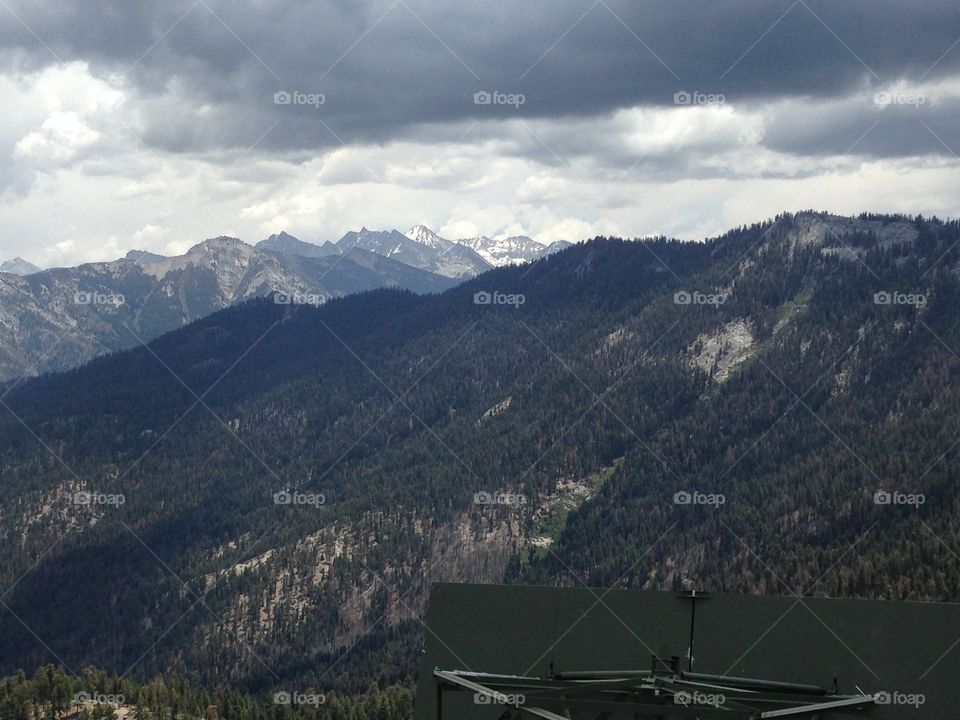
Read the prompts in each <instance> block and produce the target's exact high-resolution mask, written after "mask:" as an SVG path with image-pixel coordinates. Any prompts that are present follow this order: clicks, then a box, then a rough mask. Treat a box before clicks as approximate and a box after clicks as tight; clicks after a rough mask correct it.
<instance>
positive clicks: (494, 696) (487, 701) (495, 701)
mask: <svg viewBox="0 0 960 720" xmlns="http://www.w3.org/2000/svg"><path fill="white" fill-rule="evenodd" d="M526 701H527V698H526V696H525V695H524V694H523V693H510V694H507V693H502V692H495V693H479V692H478V693H474V694H473V704H474V705H509V706H511V707H520V706H521V705H523V704H524V703H525V702H526Z"/></svg>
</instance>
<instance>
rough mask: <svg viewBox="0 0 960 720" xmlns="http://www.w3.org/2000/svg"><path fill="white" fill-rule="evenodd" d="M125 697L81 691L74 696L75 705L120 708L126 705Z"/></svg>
mask: <svg viewBox="0 0 960 720" xmlns="http://www.w3.org/2000/svg"><path fill="white" fill-rule="evenodd" d="M124 700H125V698H124V696H123V695H121V694H119V693H117V694H107V693H101V692H87V691H85V690H81V691H80V692H78V693H75V694H74V696H73V704H74V705H112V706H114V707H119V706H120V705H123V703H124Z"/></svg>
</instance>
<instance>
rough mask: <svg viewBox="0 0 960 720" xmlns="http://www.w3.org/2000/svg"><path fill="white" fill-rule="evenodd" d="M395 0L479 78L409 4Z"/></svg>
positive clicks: (475, 77)
mask: <svg viewBox="0 0 960 720" xmlns="http://www.w3.org/2000/svg"><path fill="white" fill-rule="evenodd" d="M397 1H398V2H399V3H400V4H401V5H403V7H404V8H405V9H406V10H407V12H409V13H410V14H411V15H413V17H414V18H416V20H417V22H418V23H420V24H421V25H423V27H424V28H426V30H427V32H429V33H430V34H431V35H433V37H435V38H436V39H437V42H439V43H440V44H441V45H443V47H444V49H445V50H446V51H447V52H448V53H450V54H451V55H452V56H453V57H454V58H455V59H456V60H457V62H459V63H460V64H461V65H463V67H464V68H466V70H467V72H468V73H470V74H471V75H473V77H474V79H476V80H479V79H480V76H479V75H477V74H476V73H475V72H474V71H473V68H472V67H470V66H469V65H467V63H466V62H465V61H464V59H463V58H462V57H460V56H459V55H457V53H455V52H454V51H453V49H452V48H451V47H450V46H449V45H447V43H445V42H444V41H443V38H441V37H440V36H439V35H437V33H436V32H434V30H433V28H432V27H430V26H429V25H427V23H425V22H424V21H423V19H422V18H421V17H420V16H419V15H417V13H415V12H414V11H413V8H411V7H410V6H409V5H407V3H405V2H404V1H403V0H397Z"/></svg>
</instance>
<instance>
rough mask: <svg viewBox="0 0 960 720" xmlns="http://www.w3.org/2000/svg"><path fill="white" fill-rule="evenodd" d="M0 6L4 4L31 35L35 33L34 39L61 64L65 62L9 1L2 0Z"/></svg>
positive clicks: (4, 7) (5, 8)
mask: <svg viewBox="0 0 960 720" xmlns="http://www.w3.org/2000/svg"><path fill="white" fill-rule="evenodd" d="M0 6H2V7H3V9H4V10H6V11H7V12H8V13H10V14H11V15H13V17H14V19H15V20H16V21H17V22H18V23H20V24H21V25H23V27H24V29H25V30H26V31H27V32H28V33H30V34H31V35H33V38H34V40H36V41H37V42H38V43H40V44H41V45H43V47H44V48H46V50H47V52H49V53H50V54H51V55H53V56H54V57H55V58H56V59H57V62H59V63H60V64H61V65H63V64H65V61H64V59H63V58H62V57H60V56H59V55H58V54H57V53H56V52H55V51H54V50H53V48H51V47H50V46H49V45H47V43H45V42H44V41H43V38H41V37H40V36H39V35H37V33H36V32H35V31H34V29H33V28H32V27H30V26H29V25H28V24H27V23H26V22H24V20H23V18H21V17H20V16H19V15H17V14H16V13H15V12H14V11H13V8H11V7H10V6H9V5H8V4H7V3H5V2H3V0H0Z"/></svg>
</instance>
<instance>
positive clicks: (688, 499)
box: [673, 490, 727, 507]
mask: <svg viewBox="0 0 960 720" xmlns="http://www.w3.org/2000/svg"><path fill="white" fill-rule="evenodd" d="M726 502H727V497H726V496H725V495H722V494H720V493H702V492H698V491H697V490H694V491H693V492H687V491H686V490H681V491H680V492H675V493H674V494H673V504H674V505H707V506H710V507H720V506H721V505H724V504H725V503H726Z"/></svg>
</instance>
